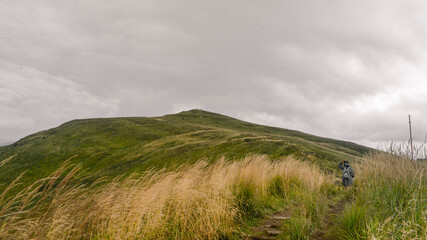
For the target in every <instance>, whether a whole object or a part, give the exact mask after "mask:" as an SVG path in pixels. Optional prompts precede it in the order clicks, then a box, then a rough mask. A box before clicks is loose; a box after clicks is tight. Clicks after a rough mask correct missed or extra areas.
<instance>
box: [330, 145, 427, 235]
mask: <svg viewBox="0 0 427 240" xmlns="http://www.w3.org/2000/svg"><path fill="white" fill-rule="evenodd" d="M426 166H427V164H426V162H415V161H412V160H410V159H408V158H403V157H399V156H396V155H391V154H384V153H383V154H374V155H370V156H367V157H365V158H364V159H362V160H361V162H360V163H359V164H358V165H356V173H359V176H358V177H357V178H356V181H355V186H354V187H353V189H352V203H351V204H348V205H347V206H346V208H345V211H344V212H343V214H342V215H341V216H339V218H338V219H337V221H336V226H337V228H336V229H335V235H336V236H340V237H341V239H349V240H350V239H351V240H356V239H357V240H358V239H426V238H427V205H426V204H427V202H426V194H427V178H426V176H425V174H426V172H425V169H426Z"/></svg>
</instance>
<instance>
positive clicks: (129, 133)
mask: <svg viewBox="0 0 427 240" xmlns="http://www.w3.org/2000/svg"><path fill="white" fill-rule="evenodd" d="M370 150H372V149H370V148H367V147H364V146H361V145H357V144H354V143H351V142H345V141H338V140H334V139H328V138H322V137H317V136H313V135H309V134H305V133H302V132H298V131H293V130H287V129H281V128H274V127H268V126H262V125H257V124H252V123H248V122H244V121H240V120H237V119H234V118H230V117H227V116H223V115H220V114H215V113H211V112H206V111H202V110H191V111H185V112H181V113H178V114H172V115H166V116H163V117H129V118H109V119H84V120H73V121H70V122H67V123H65V124H62V125H61V126H59V127H57V128H53V129H49V130H46V131H41V132H38V133H35V134H32V135H29V136H27V137H25V138H23V139H21V140H19V141H18V142H16V143H14V144H11V145H8V146H3V147H0V162H1V160H4V159H7V158H8V157H10V156H14V157H13V159H12V160H10V161H8V162H7V163H5V164H4V165H3V166H0V172H1V174H0V183H5V185H7V184H8V183H10V182H11V181H13V180H14V179H15V178H16V177H17V176H18V175H19V174H20V173H22V172H24V171H26V170H28V172H26V174H25V176H24V178H23V180H22V181H23V185H26V184H28V183H30V182H32V181H34V180H36V179H40V178H42V177H45V176H48V175H49V174H50V173H51V172H52V171H54V170H56V169H57V168H58V167H59V166H60V165H61V163H63V162H64V161H65V160H67V159H69V158H70V157H73V156H74V157H73V158H72V160H71V161H72V162H74V163H79V162H81V163H82V164H83V169H85V170H86V171H85V174H88V175H90V176H92V178H93V179H95V178H98V177H100V176H107V177H114V176H118V175H122V174H127V173H131V172H134V171H143V170H146V169H148V168H152V167H155V168H162V167H165V166H166V167H169V166H175V165H178V164H180V163H183V162H186V163H191V162H195V161H197V160H199V159H200V158H207V159H209V160H215V159H218V158H219V157H221V156H225V157H228V158H232V159H233V158H241V157H244V156H245V155H247V154H266V155H268V156H270V157H271V158H272V159H276V158H281V157H284V156H289V155H293V156H295V157H296V158H298V159H301V160H306V161H310V162H314V163H316V164H319V165H320V166H321V167H322V168H325V169H328V170H330V171H335V170H334V169H336V164H337V163H338V162H339V161H340V160H343V159H347V160H350V161H352V160H353V159H354V158H355V157H357V156H362V155H363V154H364V153H367V152H368V151H370ZM5 185H3V186H0V188H2V187H3V188H4V186H5ZM0 190H1V189H0Z"/></svg>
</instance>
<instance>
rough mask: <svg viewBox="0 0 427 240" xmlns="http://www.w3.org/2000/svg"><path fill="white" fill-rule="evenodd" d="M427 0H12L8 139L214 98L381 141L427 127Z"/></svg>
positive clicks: (254, 118) (1, 88) (257, 118)
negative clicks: (82, 121) (81, 120)
mask: <svg viewBox="0 0 427 240" xmlns="http://www.w3.org/2000/svg"><path fill="white" fill-rule="evenodd" d="M426 12H427V1H424V0H405V1H397V0H361V1H353V0H327V1H315V0H310V1H309V0H298V1H286V0H283V1H282V0H280V1H279V0H271V1H254V0H252V1H249V0H238V1H237V0H235V1H233V0H215V1H203V0H192V1H189V0H182V1H175V0H170V1H166V0H165V1H159V0H150V1H149V0H127V1H116V0H63V1H57V0H51V1H48V0H38V1H32V0H28V1H23V0H0V143H11V142H14V141H16V140H18V139H20V138H22V137H24V136H26V135H28V134H30V133H34V132H37V131H40V130H44V129H48V128H52V127H56V126H58V125H59V124H61V123H63V122H65V121H69V120H72V119H76V118H92V117H115V116H159V115H164V114H168V113H176V112H179V111H182V110H188V109H193V108H201V109H204V110H208V111H213V112H218V113H222V114H225V115H229V116H233V117H236V118H240V119H243V120H247V121H251V122H255V123H261V124H266V125H272V126H278V127H284V128H290V129H296V130H300V131H304V132H307V133H311V134H316V135H320V136H326V137H332V138H338V139H343V140H350V141H354V142H357V143H361V144H365V145H370V146H374V147H375V146H376V144H378V143H379V142H384V141H391V140H395V141H406V140H408V135H409V134H408V123H407V121H408V119H407V118H408V114H411V115H412V118H413V122H414V124H413V126H414V135H415V138H416V139H418V140H421V139H424V137H425V135H426V133H427V125H426V124H427V111H425V109H426V106H427V98H426V96H427V93H426V92H427V14H426Z"/></svg>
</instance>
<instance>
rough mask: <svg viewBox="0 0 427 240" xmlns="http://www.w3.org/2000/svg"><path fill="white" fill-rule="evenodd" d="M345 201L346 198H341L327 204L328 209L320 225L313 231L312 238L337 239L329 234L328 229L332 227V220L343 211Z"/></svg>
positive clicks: (319, 239)
mask: <svg viewBox="0 0 427 240" xmlns="http://www.w3.org/2000/svg"><path fill="white" fill-rule="evenodd" d="M346 202H347V200H346V199H341V200H340V201H338V202H337V203H335V204H329V205H328V207H329V211H328V212H327V213H326V215H325V216H324V217H323V219H322V227H321V228H320V229H318V230H317V231H315V232H314V234H313V236H312V239H313V240H338V239H337V238H335V237H333V236H332V235H330V230H331V228H332V227H333V222H334V221H333V220H334V219H335V218H336V217H337V216H339V215H340V214H341V213H342V212H343V210H344V206H345V203H346Z"/></svg>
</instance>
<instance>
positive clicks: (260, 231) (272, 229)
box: [246, 210, 290, 240]
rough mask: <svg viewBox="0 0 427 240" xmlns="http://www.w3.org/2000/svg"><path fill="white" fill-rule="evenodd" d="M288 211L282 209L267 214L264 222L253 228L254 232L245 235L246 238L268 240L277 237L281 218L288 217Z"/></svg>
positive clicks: (279, 231) (281, 221) (247, 239)
mask: <svg viewBox="0 0 427 240" xmlns="http://www.w3.org/2000/svg"><path fill="white" fill-rule="evenodd" d="M289 215H290V214H289V211H288V210H283V211H280V212H276V213H273V214H272V215H270V216H268V217H267V218H266V219H265V220H264V222H262V223H261V224H260V225H258V226H257V227H255V228H254V229H253V232H254V234H253V235H249V236H247V237H246V240H269V239H278V236H279V235H280V234H281V233H282V231H281V227H282V223H283V220H286V219H288V218H289Z"/></svg>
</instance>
